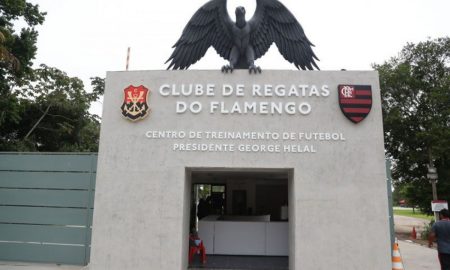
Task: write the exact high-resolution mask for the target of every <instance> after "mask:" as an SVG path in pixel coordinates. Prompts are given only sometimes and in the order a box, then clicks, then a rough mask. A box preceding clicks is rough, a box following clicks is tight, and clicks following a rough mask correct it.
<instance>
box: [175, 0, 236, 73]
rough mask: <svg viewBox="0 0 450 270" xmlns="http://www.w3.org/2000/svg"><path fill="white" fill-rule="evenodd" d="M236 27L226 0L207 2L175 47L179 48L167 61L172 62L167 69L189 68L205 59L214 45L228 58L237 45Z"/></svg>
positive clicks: (219, 52) (218, 51) (195, 15)
mask: <svg viewBox="0 0 450 270" xmlns="http://www.w3.org/2000/svg"><path fill="white" fill-rule="evenodd" d="M232 26H233V21H232V20H231V18H230V16H229V15H228V11H227V1H226V0H211V1H209V2H207V3H206V4H204V5H203V6H202V7H201V8H199V9H198V10H197V12H196V13H195V14H194V15H193V16H192V18H191V20H190V21H189V22H188V24H187V25H186V26H185V28H184V30H183V33H182V34H181V37H180V39H179V40H178V41H177V42H176V43H175V45H174V46H173V48H175V50H174V51H173V53H172V55H171V56H170V58H169V59H168V60H167V61H166V63H167V62H169V61H170V65H169V67H168V68H167V69H171V68H172V69H187V68H188V67H189V66H190V65H192V64H194V63H195V62H197V61H198V60H199V59H200V58H202V57H203V56H204V55H205V53H206V51H207V50H208V48H209V47H210V46H213V47H214V49H215V50H216V51H217V53H218V54H219V55H220V56H222V57H223V58H225V59H227V60H228V59H229V57H230V51H231V48H232V46H233V41H232V38H231V32H230V31H231V28H232Z"/></svg>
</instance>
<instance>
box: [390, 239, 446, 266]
mask: <svg viewBox="0 0 450 270" xmlns="http://www.w3.org/2000/svg"><path fill="white" fill-rule="evenodd" d="M398 245H399V248H400V254H401V256H402V260H403V266H404V268H405V270H428V269H429V270H438V269H441V268H440V265H439V260H438V256H437V250H436V249H434V248H429V247H427V246H422V245H419V244H415V243H412V242H411V241H398Z"/></svg>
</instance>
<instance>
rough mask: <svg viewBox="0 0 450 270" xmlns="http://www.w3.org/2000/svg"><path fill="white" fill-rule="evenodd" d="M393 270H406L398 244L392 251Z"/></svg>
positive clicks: (395, 244)
mask: <svg viewBox="0 0 450 270" xmlns="http://www.w3.org/2000/svg"><path fill="white" fill-rule="evenodd" d="M392 270H405V268H403V262H402V256H401V255H400V250H399V249H398V244H397V243H394V248H393V250H392Z"/></svg>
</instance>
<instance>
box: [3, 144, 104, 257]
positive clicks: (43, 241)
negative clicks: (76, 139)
mask: <svg viewBox="0 0 450 270" xmlns="http://www.w3.org/2000/svg"><path fill="white" fill-rule="evenodd" d="M96 168H97V154H79V153H76V154H71V153H48V154H45V153H44V154H43V153H0V260H3V261H26V262H45V263H58V264H74V265H87V264H88V262H89V256H90V243H91V226H92V212H93V204H94V189H95V175H96Z"/></svg>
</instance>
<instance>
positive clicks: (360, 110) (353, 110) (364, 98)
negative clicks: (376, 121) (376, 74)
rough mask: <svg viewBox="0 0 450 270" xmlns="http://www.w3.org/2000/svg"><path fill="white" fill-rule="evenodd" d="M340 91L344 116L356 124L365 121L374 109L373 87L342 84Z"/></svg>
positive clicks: (340, 101)
mask: <svg viewBox="0 0 450 270" xmlns="http://www.w3.org/2000/svg"><path fill="white" fill-rule="evenodd" d="M338 91H339V105H340V106H341V111H342V112H343V113H344V115H345V116H346V117H347V118H348V119H349V120H350V121H352V122H353V123H355V124H356V123H359V122H361V121H362V120H364V118H366V116H367V115H368V114H369V112H370V109H371V108H372V86H371V85H349V84H340V85H339V86H338Z"/></svg>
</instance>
